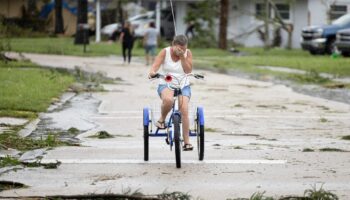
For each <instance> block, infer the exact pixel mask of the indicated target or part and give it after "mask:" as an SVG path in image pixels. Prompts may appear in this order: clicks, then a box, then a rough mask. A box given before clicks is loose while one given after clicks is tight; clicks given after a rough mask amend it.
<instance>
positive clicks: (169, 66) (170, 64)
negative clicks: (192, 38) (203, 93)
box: [159, 47, 190, 87]
mask: <svg viewBox="0 0 350 200" xmlns="http://www.w3.org/2000/svg"><path fill="white" fill-rule="evenodd" d="M170 48H171V47H167V48H165V58H164V62H163V64H162V66H161V73H162V74H164V75H166V74H171V75H172V76H175V77H176V78H177V79H179V80H181V79H183V78H184V76H185V74H186V73H185V72H184V70H183V68H182V65H181V60H178V61H177V62H174V61H173V59H172V58H171V54H170ZM184 56H185V58H186V57H187V49H186V52H185V54H184ZM159 80H160V81H159V84H166V82H165V80H163V79H159ZM173 81H174V83H177V82H175V80H173ZM189 84H190V82H189V79H188V78H185V79H183V81H182V84H181V86H182V87H185V86H187V85H189Z"/></svg>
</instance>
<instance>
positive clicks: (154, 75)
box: [148, 71, 158, 79]
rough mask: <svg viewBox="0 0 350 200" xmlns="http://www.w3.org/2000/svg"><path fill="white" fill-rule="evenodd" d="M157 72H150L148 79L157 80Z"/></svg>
mask: <svg viewBox="0 0 350 200" xmlns="http://www.w3.org/2000/svg"><path fill="white" fill-rule="evenodd" d="M157 74H158V73H157V72H154V71H150V72H149V73H148V78H149V79H152V78H157Z"/></svg>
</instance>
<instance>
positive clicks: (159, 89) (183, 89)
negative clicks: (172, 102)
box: [157, 84, 191, 98]
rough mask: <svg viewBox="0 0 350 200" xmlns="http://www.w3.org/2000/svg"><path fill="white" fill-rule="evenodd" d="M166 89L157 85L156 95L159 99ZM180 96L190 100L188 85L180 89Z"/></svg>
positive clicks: (165, 86)
mask: <svg viewBox="0 0 350 200" xmlns="http://www.w3.org/2000/svg"><path fill="white" fill-rule="evenodd" d="M165 88H167V85H164V84H160V85H158V89H157V92H158V95H159V97H160V98H161V97H162V96H161V94H162V91H163V90H164V89H165ZM181 91H182V96H186V97H188V98H191V87H190V86H189V85H187V86H185V87H184V88H182V90H181Z"/></svg>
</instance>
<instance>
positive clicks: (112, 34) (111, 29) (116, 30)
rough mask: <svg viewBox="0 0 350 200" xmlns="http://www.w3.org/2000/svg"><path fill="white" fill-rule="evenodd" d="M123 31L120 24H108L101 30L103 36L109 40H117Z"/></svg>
mask: <svg viewBox="0 0 350 200" xmlns="http://www.w3.org/2000/svg"><path fill="white" fill-rule="evenodd" d="M121 30H122V26H121V25H120V24H119V23H114V24H108V25H106V26H104V27H103V28H102V29H101V34H102V35H106V36H107V37H108V39H109V40H116V39H117V37H118V36H119V34H120V32H121Z"/></svg>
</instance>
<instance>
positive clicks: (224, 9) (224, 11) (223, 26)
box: [219, 0, 229, 50]
mask: <svg viewBox="0 0 350 200" xmlns="http://www.w3.org/2000/svg"><path fill="white" fill-rule="evenodd" d="M228 9H229V1H228V0H221V1H220V33H219V48H220V49H225V50H226V49H227V21H228Z"/></svg>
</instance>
